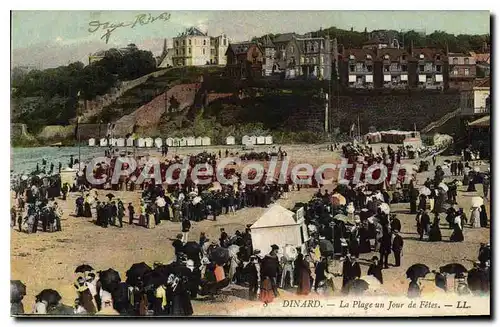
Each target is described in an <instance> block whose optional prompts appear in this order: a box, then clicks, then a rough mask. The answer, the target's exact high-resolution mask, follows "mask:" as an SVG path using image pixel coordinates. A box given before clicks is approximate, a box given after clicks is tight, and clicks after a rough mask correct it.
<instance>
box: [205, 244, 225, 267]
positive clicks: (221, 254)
mask: <svg viewBox="0 0 500 327" xmlns="http://www.w3.org/2000/svg"><path fill="white" fill-rule="evenodd" d="M209 259H210V260H211V261H214V262H215V263H217V264H225V263H226V262H228V261H229V250H228V249H226V248H223V247H220V246H219V247H217V248H215V249H213V250H212V252H210V255H209Z"/></svg>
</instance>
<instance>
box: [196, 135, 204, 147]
mask: <svg viewBox="0 0 500 327" xmlns="http://www.w3.org/2000/svg"><path fill="white" fill-rule="evenodd" d="M201 142H202V138H201V136H198V137H197V138H195V139H194V144H196V146H201Z"/></svg>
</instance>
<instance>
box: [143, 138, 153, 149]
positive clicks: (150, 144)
mask: <svg viewBox="0 0 500 327" xmlns="http://www.w3.org/2000/svg"><path fill="white" fill-rule="evenodd" d="M144 143H145V144H146V148H152V147H153V139H152V138H151V137H146V138H145V139H144Z"/></svg>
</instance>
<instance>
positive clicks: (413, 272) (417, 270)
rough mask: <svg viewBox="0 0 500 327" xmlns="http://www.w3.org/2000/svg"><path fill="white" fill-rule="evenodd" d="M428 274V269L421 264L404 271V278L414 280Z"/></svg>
mask: <svg viewBox="0 0 500 327" xmlns="http://www.w3.org/2000/svg"><path fill="white" fill-rule="evenodd" d="M428 273H430V270H429V267H427V266H426V265H424V264H423V263H416V264H414V265H412V266H411V267H410V268H408V270H406V278H409V279H411V280H416V279H418V278H420V277H425V275H427V274H428Z"/></svg>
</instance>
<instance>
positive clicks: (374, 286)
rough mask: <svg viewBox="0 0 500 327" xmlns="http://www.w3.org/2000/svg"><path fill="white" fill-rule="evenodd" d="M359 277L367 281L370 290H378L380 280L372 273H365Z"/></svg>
mask: <svg viewBox="0 0 500 327" xmlns="http://www.w3.org/2000/svg"><path fill="white" fill-rule="evenodd" d="M360 279H361V280H364V281H365V282H367V283H368V285H369V286H370V289H371V290H378V289H379V288H380V287H381V286H382V284H381V283H380V281H379V280H378V279H377V278H376V277H375V276H373V275H366V276H363V277H361V278H360Z"/></svg>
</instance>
